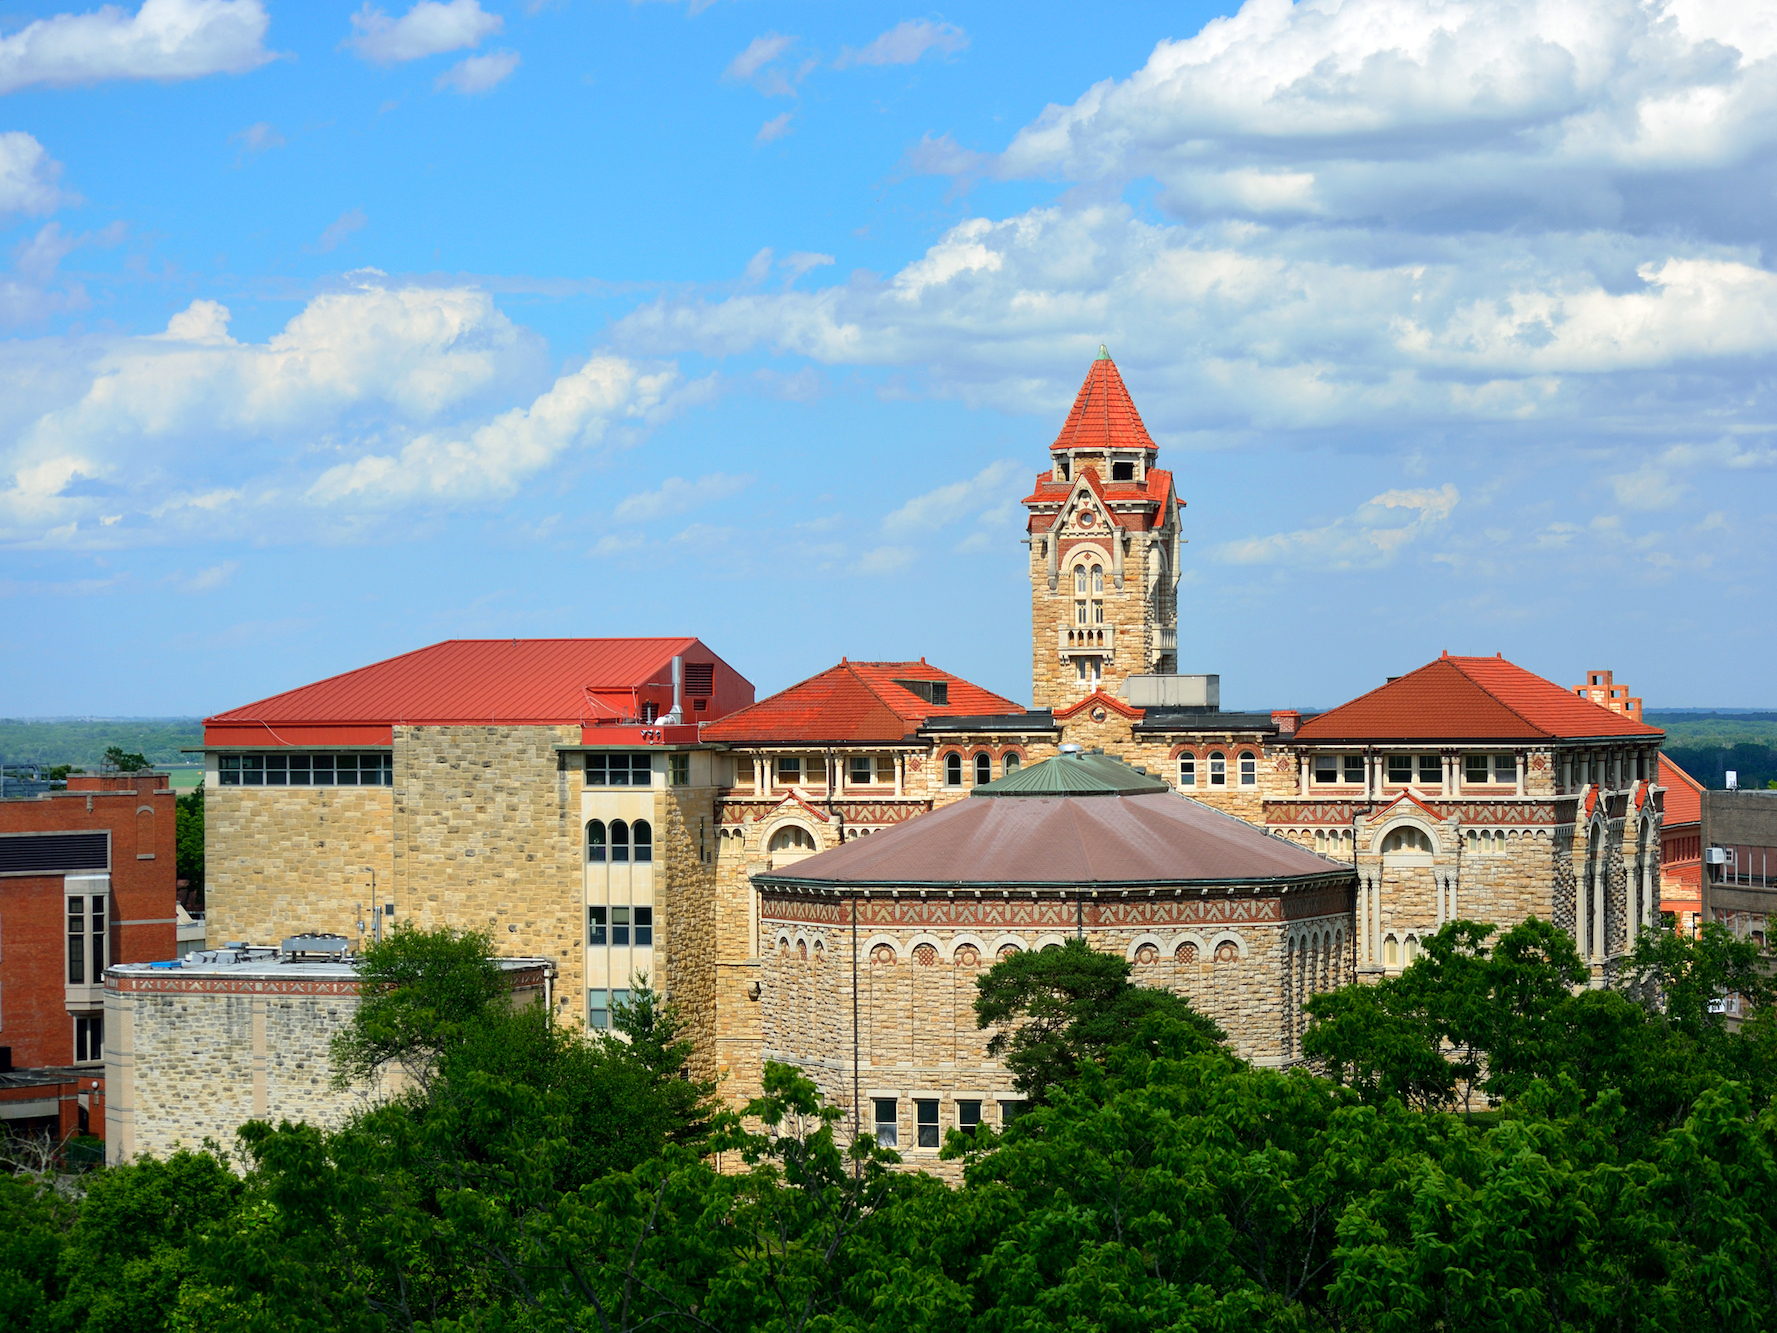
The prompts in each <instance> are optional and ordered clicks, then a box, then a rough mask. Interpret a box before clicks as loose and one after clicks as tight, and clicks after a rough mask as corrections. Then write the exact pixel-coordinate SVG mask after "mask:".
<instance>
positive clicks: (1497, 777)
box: [1493, 754, 1518, 782]
mask: <svg viewBox="0 0 1777 1333" xmlns="http://www.w3.org/2000/svg"><path fill="white" fill-rule="evenodd" d="M1493 780H1494V781H1495V782H1516V781H1517V780H1518V761H1517V760H1516V758H1514V757H1513V756H1512V755H1509V754H1496V755H1494V756H1493Z"/></svg>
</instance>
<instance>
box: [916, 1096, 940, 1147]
mask: <svg viewBox="0 0 1777 1333" xmlns="http://www.w3.org/2000/svg"><path fill="white" fill-rule="evenodd" d="M913 1105H914V1107H915V1109H916V1110H917V1111H918V1113H919V1114H918V1124H919V1146H920V1147H922V1148H936V1147H937V1146H938V1103H937V1102H936V1101H926V1100H924V1099H923V1098H922V1099H921V1100H919V1101H916V1102H914V1103H913Z"/></svg>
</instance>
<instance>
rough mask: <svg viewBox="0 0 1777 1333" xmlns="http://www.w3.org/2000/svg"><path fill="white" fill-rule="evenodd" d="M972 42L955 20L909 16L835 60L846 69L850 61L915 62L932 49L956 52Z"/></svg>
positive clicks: (836, 67) (855, 63)
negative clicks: (940, 20)
mask: <svg viewBox="0 0 1777 1333" xmlns="http://www.w3.org/2000/svg"><path fill="white" fill-rule="evenodd" d="M968 44H969V35H968V34H967V33H965V32H964V31H963V30H962V29H961V28H959V27H957V26H956V25H955V24H954V23H933V22H930V21H929V20H927V19H908V20H906V21H905V22H903V23H897V24H896V25H895V26H894V27H892V28H890V29H889V30H888V31H887V32H885V33H883V34H882V35H881V36H880V37H878V38H877V39H876V40H875V41H873V42H871V43H870V44H869V45H868V46H866V47H864V48H863V49H862V50H861V51H854V50H852V49H851V48H850V47H849V46H848V47H846V48H845V49H844V50H843V51H841V52H840V53H839V58H838V59H837V60H835V61H834V62H833V67H834V68H835V69H845V68H846V67H847V66H850V65H911V64H913V63H915V62H916V61H917V60H918V59H919V58H920V57H921V56H923V55H926V54H927V53H929V52H932V51H936V52H938V53H940V54H942V55H947V56H948V55H955V54H956V53H957V52H958V51H960V50H962V49H963V48H964V47H966V46H967V45H968Z"/></svg>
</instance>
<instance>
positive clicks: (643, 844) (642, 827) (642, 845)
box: [630, 819, 654, 862]
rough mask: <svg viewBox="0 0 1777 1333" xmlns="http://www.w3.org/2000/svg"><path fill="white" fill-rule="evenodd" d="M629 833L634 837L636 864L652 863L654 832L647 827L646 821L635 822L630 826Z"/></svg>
mask: <svg viewBox="0 0 1777 1333" xmlns="http://www.w3.org/2000/svg"><path fill="white" fill-rule="evenodd" d="M630 832H631V834H632V835H633V836H634V841H635V845H636V860H637V862H642V861H652V860H653V859H654V830H653V829H651V828H649V827H648V821H647V820H645V819H638V820H636V822H635V823H634V824H632V825H631V826H630Z"/></svg>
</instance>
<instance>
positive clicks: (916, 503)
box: [882, 458, 1034, 537]
mask: <svg viewBox="0 0 1777 1333" xmlns="http://www.w3.org/2000/svg"><path fill="white" fill-rule="evenodd" d="M1026 472H1032V473H1033V474H1034V468H1030V467H1025V466H1023V465H1021V464H1019V463H1016V462H1014V461H1012V460H1011V459H1004V458H1003V459H1000V460H999V461H998V462H994V463H989V464H988V465H987V466H986V467H984V468H982V469H981V471H979V472H977V473H976V474H975V475H974V476H973V477H970V478H969V479H968V480H967V481H955V482H951V483H950V484H949V485H947V486H940V487H938V488H937V489H936V490H930V491H927V492H925V494H923V495H916V496H914V497H913V498H912V499H911V500H909V501H907V503H906V504H904V505H902V506H901V507H900V508H899V509H896V510H895V511H894V512H893V513H891V514H889V515H888V517H886V518H884V519H883V520H882V530H883V532H884V533H886V534H888V535H889V536H891V537H907V536H911V535H912V534H914V533H919V532H931V531H935V530H937V529H939V528H955V527H957V526H958V525H960V524H963V523H970V522H979V521H982V520H987V521H993V520H997V519H1000V518H1003V517H1006V516H1007V514H1008V508H1007V507H1008V505H1009V504H1014V503H1015V502H1016V501H1017V499H1018V496H1019V493H1020V490H1021V486H1020V483H1021V482H1022V481H1024V480H1025V479H1026V478H1025V476H1024V474H1025V473H1026Z"/></svg>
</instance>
